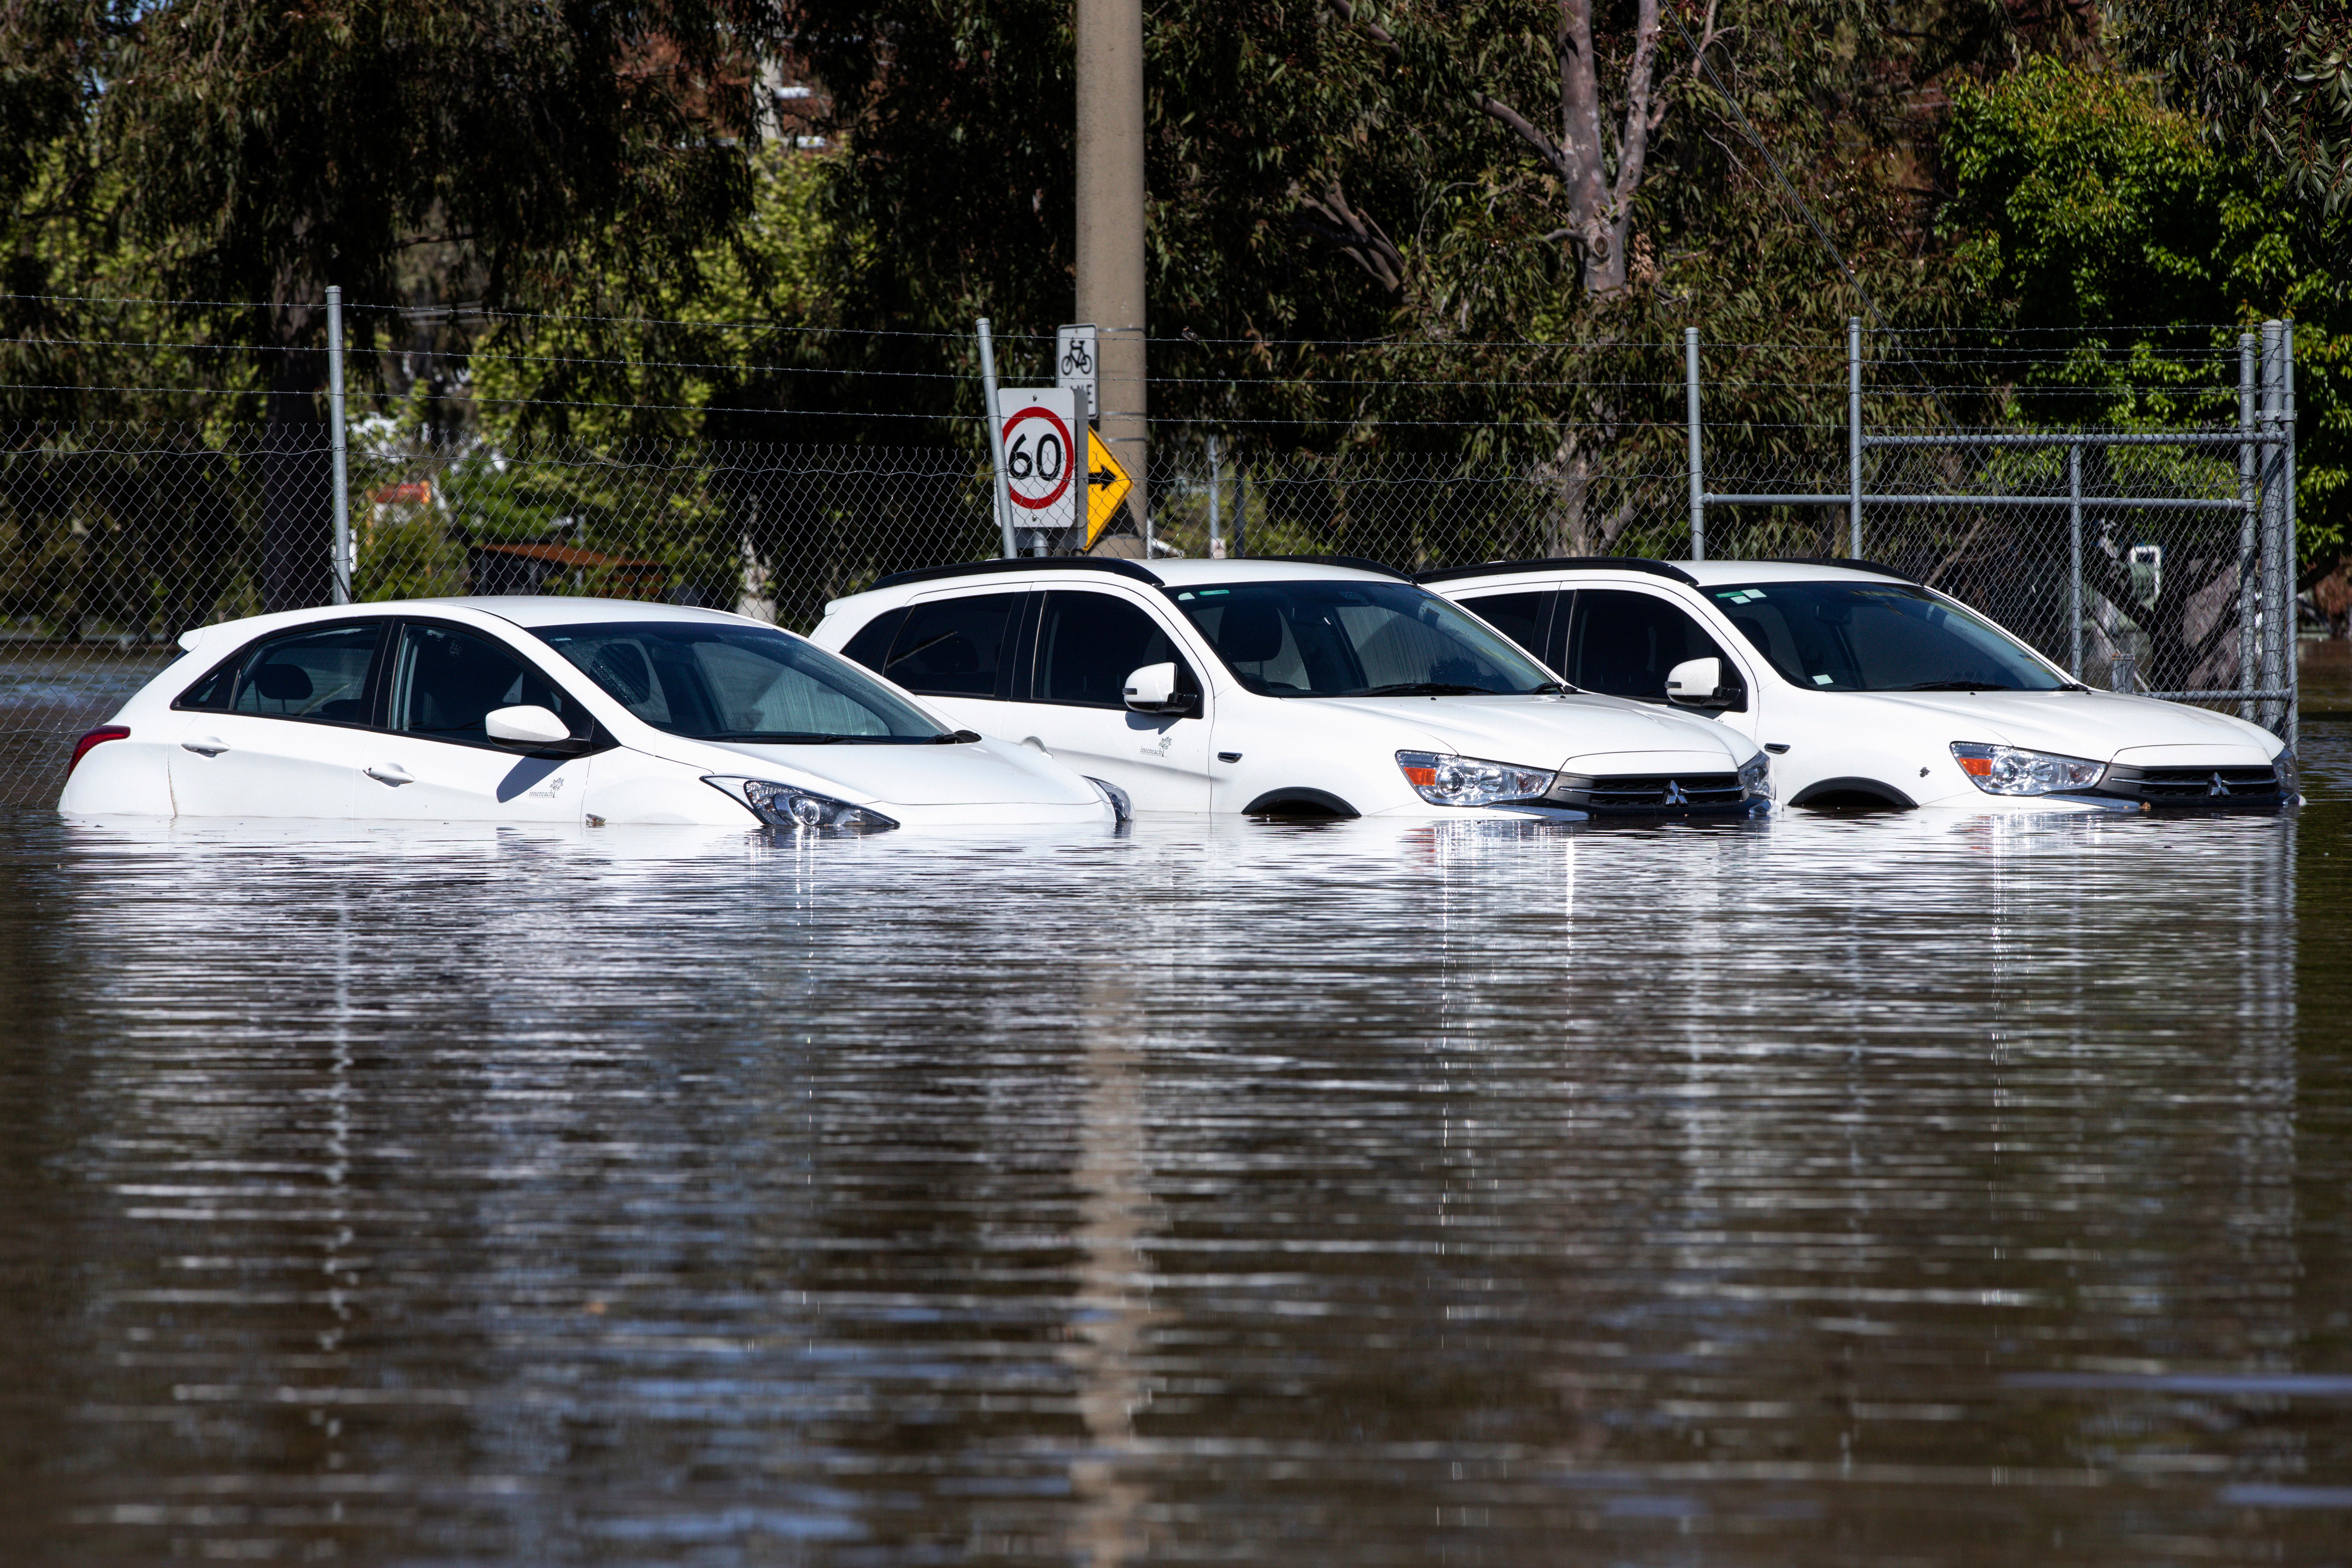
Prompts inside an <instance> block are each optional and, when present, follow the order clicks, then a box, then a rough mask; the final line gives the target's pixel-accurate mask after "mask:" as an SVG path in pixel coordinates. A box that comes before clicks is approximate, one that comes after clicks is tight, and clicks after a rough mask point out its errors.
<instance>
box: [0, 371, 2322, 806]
mask: <svg viewBox="0 0 2352 1568" xmlns="http://www.w3.org/2000/svg"><path fill="white" fill-rule="evenodd" d="M2285 428H2287V426H2285V425H2284V424H2280V425H2277V426H2276V430H2277V431H2284V429H2285ZM1855 433H1856V432H1855V431H1854V430H1853V429H1850V428H1841V427H1839V426H1836V425H1833V424H1823V425H1822V426H1819V427H1816V428H1813V429H1808V430H1803V431H1800V432H1797V433H1796V435H1797V437H1798V438H1797V439H1794V440H1784V441H1782V442H1781V443H1780V445H1781V446H1782V447H1784V448H1788V449H1783V450H1780V451H1777V452H1774V451H1767V450H1763V449H1761V448H1760V447H1759V444H1758V443H1756V442H1754V441H1752V440H1750V441H1739V440H1726V441H1725V442H1724V443H1723V446H1724V448H1725V449H1724V450H1723V451H1722V452H1721V453H1719V454H1716V455H1713V456H1711V457H1709V458H1707V459H1706V461H1705V462H1704V463H1702V462H1700V461H1698V460H1696V459H1694V460H1693V461H1692V462H1690V463H1687V464H1669V463H1666V462H1663V461H1661V460H1660V458H1659V456H1658V454H1659V453H1660V452H1661V450H1662V449H1671V446H1670V445H1669V444H1667V443H1665V442H1662V441H1660V440H1657V439H1652V440H1649V441H1647V442H1646V443H1644V442H1639V441H1633V440H1621V441H1620V442H1618V443H1617V444H1616V445H1615V446H1614V447H1612V446H1610V445H1608V444H1601V443H1596V444H1589V445H1586V446H1583V447H1577V448H1575V449H1573V450H1571V451H1567V452H1565V453H1564V454H1563V455H1562V456H1561V457H1560V458H1558V459H1557V460H1555V461H1552V462H1549V463H1525V462H1521V463H1511V464H1497V463H1493V462H1490V461H1484V460H1480V459H1476V458H1465V457H1448V456H1443V455H1436V454H1430V453H1419V454H1410V455H1402V456H1355V457H1349V458H1309V457H1306V456H1301V455H1297V454H1289V455H1279V456H1277V455H1270V454H1267V453H1265V452H1250V451H1246V450H1244V452H1242V453H1241V454H1239V455H1236V454H1235V453H1234V451H1233V450H1232V449H1231V448H1226V449H1224V450H1223V451H1222V452H1220V451H1219V449H1218V448H1217V447H1214V446H1213V445H1212V444H1209V443H1205V442H1188V441H1184V440H1181V439H1169V440H1166V441H1163V442H1162V443H1161V445H1160V449H1159V452H1158V454H1157V456H1156V458H1155V461H1154V463H1153V467H1152V469H1151V472H1150V474H1149V475H1148V476H1146V477H1145V478H1146V483H1145V485H1144V486H1143V489H1142V495H1141V497H1140V498H1139V500H1141V501H1142V503H1143V504H1141V505H1139V506H1138V507H1136V508H1134V509H1133V510H1132V511H1131V513H1130V519H1131V521H1136V522H1139V524H1140V529H1139V532H1140V533H1141V534H1144V535H1148V538H1146V537H1139V536H1138V535H1137V534H1136V533H1128V534H1127V537H1126V542H1125V543H1124V544H1123V545H1118V546H1114V547H1115V548H1122V549H1125V550H1127V551H1129V552H1140V551H1143V550H1146V549H1149V550H1150V551H1151V552H1154V553H1158V554H1174V555H1187V556H1206V555H1211V554H1217V553H1222V554H1225V555H1228V556H1263V555H1284V554H1333V555H1353V556H1361V557H1367V558H1370V559H1373V560H1378V561H1382V562H1385V563H1390V564H1391V565H1394V566H1398V567H1402V568H1407V569H1423V568H1430V567H1436V566H1445V565H1457V564H1465V563H1475V562H1480V561H1487V560H1504V559H1519V558H1531V557H1555V556H1569V555H1574V556H1597V555H1612V554H1616V555H1648V556H1654V557H1664V558H1682V557H1686V556H1688V555H1689V554H1691V553H1692V552H1693V547H1694V542H1695V541H1694V524H1695V522H1696V523H1699V524H1700V525H1701V526H1703V528H1704V543H1705V548H1706V554H1707V555H1708V556H1710V557H1711V558H1715V559H1727V558H1757V559H1775V558H1788V557H1831V556H1843V555H1848V554H1854V553H1859V554H1861V555H1864V556H1865V557H1868V558H1871V559H1874V560H1877V561H1880V562H1883V563H1886V564H1888V565H1891V566H1894V567H1895V568H1897V569H1899V570H1901V571H1904V572H1906V573H1908V574H1912V575H1914V576H1916V577H1917V578H1918V579H1919V580H1920V581H1922V582H1926V583H1928V584H1933V585H1935V586H1937V587H1938V588H1941V589H1943V590H1945V591H1947V592H1949V593H1951V594H1953V595H1956V596H1958V597H1959V598H1960V599H1962V600H1964V601H1966V602H1968V603H1970V604H1972V605H1977V606H1979V608H1981V609H1983V610H1984V611H1986V612H1987V613H1988V614H1990V615H1991V616H1994V617H1995V618H1996V619H1999V620H2000V621H2002V622H2003V623H2004V624H2006V625H2008V626H2011V628H2012V629H2014V630H2015V631H2017V632H2018V633H2019V634H2021V636H2023V637H2027V638H2028V639H2029V640H2031V641H2032V642H2033V643H2034V644H2035V645H2036V646H2037V647H2040V648H2041V649H2042V652H2044V653H2045V654H2047V655H2048V656H2050V657H2051V658H2053V659H2055V660H2057V661H2058V662H2059V663H2060V664H2062V665H2063V666H2066V667H2068V668H2074V670H2076V671H2077V672H2078V673H2079V674H2081V675H2082V676H2084V678H2085V679H2088V680H2089V681H2090V683H2092V684H2095V685H2106V684H2108V682H2109V679H2110V676H2109V672H2110V670H2111V669H2112V668H2114V665H2115V661H2116V660H2118V659H2129V660H2131V661H2133V665H2132V669H2131V670H2130V671H2129V672H2127V673H2126V676H2125V679H2128V680H2129V681H2130V682H2131V683H2132V684H2133V685H2134V686H2135V687H2136V688H2137V689H2150V690H2161V691H2167V692H2186V691H2196V692H2209V693H2224V694H2230V695H2231V696H2232V697H2234V696H2235V695H2236V694H2238V693H2241V692H2245V691H2249V690H2252V691H2259V692H2262V693H2266V694H2267V693H2273V692H2275V691H2277V690H2279V689H2280V688H2281V684H2282V682H2283V681H2285V680H2291V674H2292V672H2291V664H2292V657H2293V656H2292V640H2291V638H2292V620H2291V605H2292V595H2291V592H2288V593H2285V594H2282V593H2281V591H2280V589H2281V585H2282V584H2290V583H2291V579H2292V559H2291V558H2292V552H2291V547H2290V546H2288V545H2286V544H2284V543H2283V542H2282V541H2284V540H2291V538H2292V521H2291V515H2292V514H2291V510H2285V511H2284V519H2285V523H2284V529H2282V528H2281V527H2280V520H2281V517H2282V509H2283V508H2284V497H2283V490H2284V489H2291V487H2292V473H2293V468H2292V454H2291V451H2290V450H2288V449H2287V448H2286V447H2285V446H2284V442H2283V440H2280V439H2271V440H2270V441H2269V444H2268V445H2267V446H2263V447H2261V448H2260V450H2259V452H2258V451H2257V450H2256V449H2255V448H2254V447H2252V446H2250V445H2249V444H2248V441H2247V439H2246V437H2247V428H2243V427H2241V428H2221V429H2216V428H2212V427H2210V426H2207V427H2205V428H2202V429H2200V430H2196V431H2181V432H2173V433H2170V434H2171V435H2173V436H2176V437H2180V436H2185V437H2187V439H2188V440H2189V442H2190V443H2192V444H2188V445H2181V444H2164V440H2163V437H2156V438H2152V437H2151V433H2150V432H2148V431H2147V430H2145V429H2141V430H2135V431H2128V432H2126V431H2120V430H2118V431H2114V432H2108V433H2105V434H2104V435H2102V434H2088V435H2086V434H2084V433H2082V432H2059V433H2044V434H2042V435H2040V436H2036V435H2034V434H2033V433H2032V432H2025V433H2021V432H2019V431H2017V430H2014V429H2011V430H2005V431H2000V432H1985V433H1971V434H1969V435H1968V436H1954V435H1953V434H1951V433H1950V432H1949V431H1946V432H1944V433H1943V434H1941V435H1939V436H1935V437H1933V440H1934V441H1935V443H1936V444H1933V445H1901V444H1896V443H1897V440H1898V439H1899V438H1898V437H1895V436H1894V435H1893V433H1891V432H1884V431H1881V432H1864V435H1865V437H1866V440H1865V442H1864V445H1862V446H1860V447H1857V446H1856V445H1855V443H1854V442H1853V436H1854V434H1855ZM1646 434H1648V435H1650V436H1652V437H1656V436H1659V435H1660V434H1661V432H1660V431H1659V430H1658V429H1657V428H1656V427H1655V426H1652V427H1650V428H1649V429H1648V431H1647V432H1646ZM1664 434H1666V435H1668V436H1671V437H1673V440H1674V442H1675V443H1679V441H1680V439H1681V437H1682V432H1679V431H1669V432H1664ZM1712 436H1713V432H1711V431H1702V432H1700V437H1701V439H1700V441H1699V445H1700V446H1701V447H1705V446H1706V442H1707V440H1708V439H1710V438H1711V437H1712ZM2200 440H2201V441H2203V442H2204V443H2206V444H2203V445H2197V444H2193V443H2196V442H2198V441H2200ZM2037 442H2038V443H2040V444H2035V443H2037ZM2021 443H2022V444H2021ZM1612 450H1614V451H1621V452H1622V451H1639V452H1641V453H1643V457H1642V458H1639V459H1632V460H1626V459H1620V460H1615V461H1612V458H1611V456H1610V454H1611V452H1612ZM348 465H349V466H348V483H347V489H346V490H345V496H346V505H347V509H348V529H349V538H350V546H349V548H350V554H349V557H348V560H347V562H346V563H345V565H346V570H347V571H348V573H349V581H350V584H351V587H352V596H353V597H354V598H356V599H360V600H367V601H372V600H384V599H396V598H411V597H430V596H436V595H458V594H490V595H499V594H518V593H551V594H576V595H608V596H617V597H629V598H642V599H658V600H663V601H667V602H671V603H682V604H698V605H717V606H721V607H725V608H729V609H737V610H740V611H743V612H744V613H747V614H751V615H754V616H760V617H761V618H764V619H770V620H773V621H775V622H777V623H779V624H781V625H784V626H793V627H797V628H803V629H805V628H806V627H808V626H813V625H814V623H815V621H816V620H817V618H818V617H819V616H821V615H822V614H823V611H824V605H825V603H826V601H827V600H829V599H831V598H834V597H836V596H838V595H843V594H845V593H850V592H855V591H856V590H857V589H859V588H862V587H864V586H865V585H866V584H870V583H871V582H872V581H873V580H874V579H875V578H877V577H878V576H880V575H882V574H887V573H889V572H893V571H898V570H902V569H905V568H908V567H915V566H924V565H931V564H936V563H945V562H953V561H960V560H975V559H981V558H983V557H987V556H991V555H993V554H995V553H997V551H998V541H999V531H998V528H997V524H996V521H995V513H994V503H993V499H992V483H991V478H992V476H991V472H990V470H989V468H988V466H987V463H986V459H985V458H982V457H979V456H976V455H974V454H973V453H971V452H970V451H967V450H964V449H961V448H958V447H908V448H892V447H877V446H811V445H782V444H757V443H749V442H725V441H711V440H703V441H688V440H657V439H646V438H614V439H604V440H599V441H593V442H590V441H571V442H564V441H554V440H547V439H535V438H529V437H504V438H496V437H491V436H488V435H486V434H484V433H483V432H481V431H480V430H478V429H476V430H472V431H467V432H464V433H462V434H458V435H454V436H444V437H438V438H429V437H422V436H419V435H417V434H415V431H414V430H413V429H411V430H404V428H403V426H400V425H399V424H397V423H395V421H394V420H393V419H391V418H389V417H385V416H373V417H368V418H362V419H359V420H356V421H354V422H353V424H352V426H351V430H350V437H349V442H348ZM332 474H333V469H332V467H331V456H330V452H329V450H328V448H327V447H326V445H325V434H324V427H323V426H318V425H315V424H313V425H309V426H292V427H290V431H289V428H288V427H277V426H271V425H270V424H268V422H266V421H262V420H255V421H253V422H250V423H239V422H236V421H232V420H215V421H208V422H203V423H180V424H166V423H150V424H137V425H101V424H71V425H49V426H21V427H19V428H17V429H16V430H14V431H9V432H5V441H4V442H0V799H7V800H11V801H16V802H18V803H31V802H39V801H46V800H47V799H51V798H54V795H55V792H56V789H57V787H58V784H59V782H60V781H61V778H62V774H63V770H64V764H65V760H66V758H67V756H68V753H69V752H70V748H71V744H72V742H73V739H74V738H75V737H76V736H77V735H78V734H79V733H80V732H81V731H83V730H84V729H86V728H88V727H89V726H90V725H91V724H94V723H97V722H100V721H103V720H104V719H105V718H106V717H107V716H108V715H109V713H110V712H111V710H113V709H114V708H115V707H116V706H118V705H119V704H120V702H121V700H122V699H123V698H124V697H125V696H127V695H128V694H129V693H130V692H131V691H132V690H135V689H137V688H138V686H139V685H140V684H141V683H142V682H143V681H144V680H145V679H147V678H148V676H149V675H151V674H152V672H153V671H154V670H156V669H159V668H162V667H163V664H164V663H166V662H168V660H169V659H170V658H171V657H173V641H174V639H175V638H176V637H178V636H179V635H180V634H181V633H182V632H183V631H184V630H186V629H187V628H188V627H191V626H198V625H202V624H205V623H209V622H214V621H219V620H224V619H230V618H234V617H236V616H246V615H252V614H257V613H259V612H260V611H262V610H264V609H265V608H273V607H288V606H291V605H304V604H321V603H326V602H328V600H329V597H330V595H331V592H332V591H333V581H334V575H335V570H334V545H333V538H334V535H333V531H332V530H333V522H332V515H333V506H332V496H333V489H334V486H333V479H332ZM1855 489H1860V490H1861V491H1863V492H1864V505H1863V506H1862V507H1861V508H1859V509H1858V510H1859V515H1860V518H1861V534H1860V538H1859V540H1858V541H1857V540H1856V537H1855V528H1854V523H1855V517H1856V513H1857V509H1856V508H1855V507H1854V506H1853V504H1852V502H1853V491H1854V490H1855ZM1122 531H1123V532H1124V530H1122ZM1857 546H1858V548H1857ZM2282 551H2284V552H2285V555H2284V564H2283V560H2282V553H2281V552H2282ZM2283 614H2285V615H2286V616H2288V618H2286V619H2284V620H2283V619H2282V615H2283ZM2258 631H2259V632H2260V634H2261V635H2260V636H2259V637H2257V636H2255V635H2253V634H2255V633H2256V632H2258ZM2257 663H2259V664H2260V665H2261V668H2259V669H2258V668H2255V666H2256V664H2257ZM2242 705H2243V706H2245V707H2246V709H2247V710H2249V711H2258V716H2260V717H2263V718H2264V719H2265V720H2266V721H2271V722H2273V723H2275V724H2278V725H2280V726H2281V727H2284V726H2285V725H2287V724H2290V723H2291V715H2290V714H2289V712H2288V710H2287V706H2286V704H2285V703H2284V702H2283V701H2280V700H2274V699H2272V698H2269V697H2267V696H2265V697H2264V698H2263V699H2262V700H2260V701H2259V702H2257V701H2256V700H2254V699H2251V698H2249V699H2246V700H2244V701H2243V703H2242Z"/></svg>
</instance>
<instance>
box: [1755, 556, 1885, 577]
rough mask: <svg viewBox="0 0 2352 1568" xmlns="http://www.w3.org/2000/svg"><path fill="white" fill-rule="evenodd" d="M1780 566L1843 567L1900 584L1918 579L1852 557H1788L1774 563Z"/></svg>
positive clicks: (1872, 562)
mask: <svg viewBox="0 0 2352 1568" xmlns="http://www.w3.org/2000/svg"><path fill="white" fill-rule="evenodd" d="M1774 564H1775V565H1780V566H1843V567H1844V568H1845V569H1846V570H1847V571H1849V572H1867V573H1869V574H1872V575H1873V576H1875V577H1892V578H1894V579H1895V581H1896V582H1898V583H1916V582H1917V581H1919V579H1918V578H1916V577H1914V576H1913V575H1911V574H1910V573H1908V572H1904V571H1899V570H1897V569H1896V568H1895V567H1893V566H1881V565H1880V564H1879V563H1877V562H1875V561H1856V560H1855V559H1854V558H1853V556H1851V555H1788V556H1783V557H1782V558H1781V559H1780V560H1779V561H1778V562H1775V563H1774Z"/></svg>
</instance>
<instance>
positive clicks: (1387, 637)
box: [1167, 580, 1559, 697]
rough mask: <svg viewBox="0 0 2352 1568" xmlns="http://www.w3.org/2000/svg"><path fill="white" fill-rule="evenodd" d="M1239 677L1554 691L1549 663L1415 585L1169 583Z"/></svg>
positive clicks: (1349, 685)
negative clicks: (1182, 585) (1184, 585)
mask: <svg viewBox="0 0 2352 1568" xmlns="http://www.w3.org/2000/svg"><path fill="white" fill-rule="evenodd" d="M1167 593H1168V595H1169V597H1171V598H1172V599H1174V600H1175V601H1176V605H1177V607H1178V608H1179V609H1181V610H1182V611H1183V612H1184V615H1185V616H1186V618H1187V619H1189V620H1191V621H1192V625H1193V626H1195V627H1196V628H1198V630H1199V631H1200V633H1201V635H1202V637H1206V638H1208V639H1209V645H1210V646H1211V647H1213V648H1215V649H1216V650H1217V654H1218V657H1219V658H1223V660H1224V661H1225V667H1226V668H1228V669H1231V670H1232V671H1233V672H1234V679H1237V680H1239V681H1240V682H1241V683H1242V684H1243V685H1244V687H1246V688H1248V689H1250V690H1252V691H1255V692H1257V693H1258V694H1260V695H1261V696H1265V697H1419V696H1429V697H1446V696H1454V695H1468V694H1473V693H1485V692H1527V691H1547V690H1556V689H1559V681H1558V680H1557V679H1554V677H1553V676H1552V673H1551V672H1550V671H1549V670H1548V669H1546V668H1544V667H1543V666H1541V665H1539V664H1538V663H1536V662H1535V660H1533V659H1531V658H1528V656H1527V655H1526V654H1524V653H1521V652H1520V651H1519V650H1518V649H1517V647H1513V646H1512V645H1511V644H1510V643H1509V642H1508V641H1507V640H1506V639H1505V638H1503V637H1500V636H1498V635H1497V634H1496V633H1494V632H1491V631H1489V630H1487V629H1486V627H1485V626H1481V625H1479V624H1478V623H1477V622H1476V621H1475V620H1473V619H1471V617H1470V616H1467V615H1465V614H1464V613H1463V612H1462V611H1461V610H1459V609H1456V608H1455V607H1454V605H1451V604H1448V603H1447V602H1446V601H1445V600H1444V599H1441V598H1439V597H1438V596H1437V595H1434V594H1432V593H1429V592H1427V591H1425V590H1423V589H1421V588H1416V587H1414V586H1412V584H1408V583H1356V582H1348V581H1344V580H1340V581H1332V580H1325V581H1315V580H1308V581H1305V582H1296V583H1234V584H1229V585H1227V586H1223V587H1208V588H1170V589H1169V590H1167Z"/></svg>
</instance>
